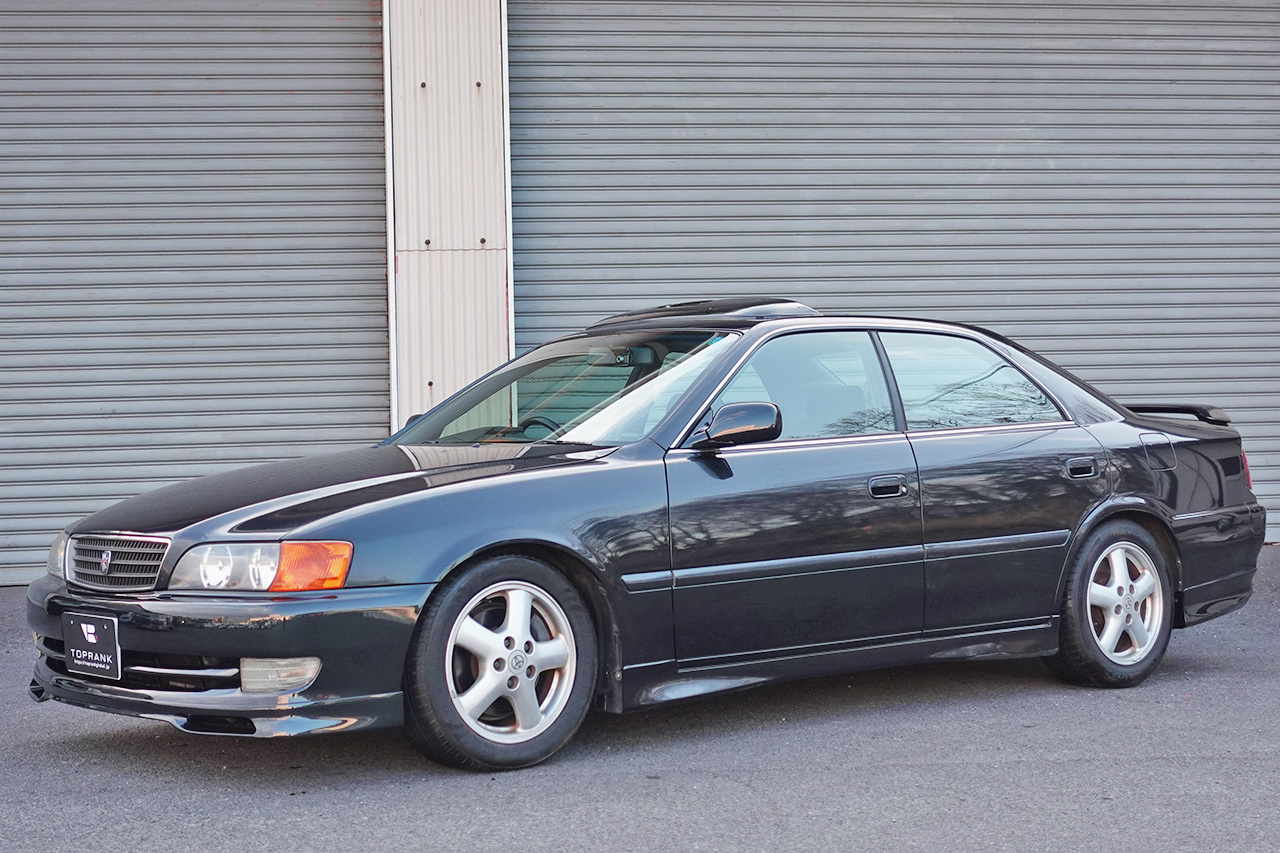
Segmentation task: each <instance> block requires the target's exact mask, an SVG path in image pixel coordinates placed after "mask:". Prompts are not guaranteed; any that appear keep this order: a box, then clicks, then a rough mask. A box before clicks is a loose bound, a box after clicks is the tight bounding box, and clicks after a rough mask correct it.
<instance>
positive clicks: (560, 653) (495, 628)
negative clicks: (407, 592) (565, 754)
mask: <svg viewBox="0 0 1280 853" xmlns="http://www.w3.org/2000/svg"><path fill="white" fill-rule="evenodd" d="M445 666H446V672H447V674H448V682H449V695H450V698H451V699H452V700H453V705H454V708H455V709H456V710H457V712H458V714H459V716H460V717H461V718H462V720H463V722H465V723H466V724H467V726H468V727H469V728H470V729H471V730H472V731H474V732H475V733H476V734H478V735H480V736H481V737H483V738H485V739H487V740H489V741H492V742H494V743H505V744H511V743H522V742H524V741H527V740H530V739H531V738H534V737H537V736H538V735H539V734H541V733H542V732H543V731H545V730H546V729H547V728H548V727H550V726H551V725H552V724H553V723H554V722H555V721H556V719H557V718H558V717H559V716H560V714H561V712H562V711H563V710H564V708H565V704H566V703H567V702H568V700H569V694H570V692H571V691H572V687H573V681H574V673H575V671H576V668H577V652H576V650H575V645H574V637H573V629H572V628H571V627H570V625H569V619H568V617H567V616H566V615H565V612H564V610H563V609H562V608H561V607H560V605H559V604H558V603H557V602H556V600H555V599H554V598H553V597H552V596H551V595H550V594H549V593H547V592H546V591H545V590H543V589H541V588H540V587H538V586H535V585H534V584H531V583H527V582H525V581H516V580H509V581H501V582H499V583H495V584H492V585H491V586H488V587H486V588H485V589H484V590H482V591H481V592H480V593H478V594H477V595H476V596H475V597H474V598H472V599H471V601H470V602H469V603H468V604H467V606H466V607H464V608H463V609H462V612H461V614H460V615H459V616H458V618H457V620H456V621H455V622H454V624H453V628H452V630H451V631H450V632H449V641H448V644H447V645H446V647H445Z"/></svg>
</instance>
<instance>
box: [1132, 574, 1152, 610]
mask: <svg viewBox="0 0 1280 853" xmlns="http://www.w3.org/2000/svg"><path fill="white" fill-rule="evenodd" d="M1133 586H1134V591H1133V603H1134V605H1135V606H1136V605H1138V604H1141V603H1142V602H1143V601H1146V599H1147V597H1148V596H1150V595H1151V593H1153V592H1155V591H1156V576H1155V575H1154V574H1153V573H1152V572H1143V573H1142V574H1140V575H1138V579H1137V580H1136V581H1134V582H1133Z"/></svg>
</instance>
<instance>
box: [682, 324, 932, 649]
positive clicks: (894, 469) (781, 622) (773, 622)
mask: <svg viewBox="0 0 1280 853" xmlns="http://www.w3.org/2000/svg"><path fill="white" fill-rule="evenodd" d="M751 401H760V402H771V403H774V404H775V405H777V406H778V407H779V409H780V410H781V412H782V423H783V432H782V435H781V436H780V437H779V438H778V439H776V440H774V441H771V442H763V443H759V444H751V445H743V446H739V447H731V448H724V449H722V450H719V451H717V452H714V453H711V452H705V451H704V452H696V451H693V450H689V449H683V448H676V449H672V450H671V451H670V452H669V453H668V454H667V458H666V470H667V484H668V491H669V494H670V507H671V511H670V517H671V537H672V543H671V547H672V564H673V569H674V576H675V590H674V607H675V634H676V656H677V659H678V661H679V664H680V666H681V667H697V666H710V665H719V664H725V663H733V662H739V661H747V660H751V659H755V658H759V657H773V656H778V655H803V654H815V653H821V652H825V651H833V650H837V649H840V648H842V647H850V646H856V645H859V644H862V643H867V642H880V641H885V640H889V639H903V638H908V637H911V636H914V635H918V634H919V633H920V631H921V629H922V622H923V615H922V614H923V605H924V564H923V548H922V545H921V541H922V540H921V521H920V489H919V482H918V478H917V475H916V465H915V458H914V456H913V454H912V451H911V446H910V445H909V444H908V442H907V439H906V437H905V436H904V435H903V434H902V433H900V432H899V431H898V430H897V427H896V425H895V422H894V416H893V413H892V407H891V404H890V399H889V393H888V388H887V385H886V383H885V378H884V372H883V370H882V368H881V364H880V359H879V357H878V354H877V351H876V348H875V346H874V344H873V343H872V340H871V337H870V335H869V334H868V333H867V332H863V331H843V330H832V331H814V332H798V333H791V334H787V335H783V336H780V337H776V338H772V339H770V340H768V341H766V342H765V343H764V344H762V345H761V346H760V347H759V348H758V349H757V350H756V351H755V353H753V354H752V355H751V357H750V358H749V359H748V360H747V362H746V363H745V364H744V365H743V366H742V368H741V369H740V370H739V371H738V373H737V374H736V375H735V377H734V378H733V379H732V380H731V381H730V383H729V384H728V386H727V387H726V388H725V389H724V390H723V391H722V392H721V394H720V395H719V396H718V397H717V399H716V400H715V401H714V402H713V403H712V405H711V407H710V408H709V410H708V416H709V415H710V413H711V412H714V411H715V409H717V408H718V407H719V406H721V405H723V404H725V403H730V402H751Z"/></svg>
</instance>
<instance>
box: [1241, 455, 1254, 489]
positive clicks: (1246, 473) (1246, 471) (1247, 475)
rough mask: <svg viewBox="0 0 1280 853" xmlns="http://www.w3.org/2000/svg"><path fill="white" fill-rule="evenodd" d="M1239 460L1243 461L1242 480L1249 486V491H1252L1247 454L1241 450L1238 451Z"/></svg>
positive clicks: (1251, 478) (1251, 476)
mask: <svg viewBox="0 0 1280 853" xmlns="http://www.w3.org/2000/svg"><path fill="white" fill-rule="evenodd" d="M1240 460H1241V461H1242V462H1244V482H1245V485H1247V486H1248V487H1249V491H1251V492H1252V491H1253V475H1252V474H1250V473H1249V454H1247V453H1245V452H1244V451H1243V450H1241V451H1240Z"/></svg>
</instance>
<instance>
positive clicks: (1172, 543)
mask: <svg viewBox="0 0 1280 853" xmlns="http://www.w3.org/2000/svg"><path fill="white" fill-rule="evenodd" d="M1111 521H1132V522H1133V523H1135V524H1137V525H1139V526H1141V527H1142V528H1143V529H1144V530H1146V531H1147V532H1148V533H1150V534H1151V536H1152V537H1153V538H1154V539H1155V540H1156V542H1157V543H1159V545H1160V547H1161V549H1162V550H1163V551H1164V555H1165V558H1166V560H1167V561H1168V564H1169V575H1170V577H1169V584H1170V586H1172V587H1173V627H1175V628H1181V627H1183V614H1182V552H1181V550H1180V549H1179V548H1178V540H1177V538H1176V537H1175V536H1174V535H1173V527H1172V525H1171V524H1170V523H1169V521H1168V520H1167V519H1166V518H1165V517H1164V515H1163V514H1162V513H1161V512H1160V511H1159V509H1157V508H1156V507H1154V506H1152V505H1150V504H1148V503H1147V502H1146V501H1144V500H1141V499H1135V500H1124V501H1116V502H1114V503H1107V504H1103V505H1102V506H1099V507H1097V508H1096V509H1094V511H1093V512H1091V513H1090V514H1089V515H1087V516H1086V517H1085V519H1084V521H1082V522H1081V523H1080V526H1079V527H1077V528H1076V532H1075V535H1074V536H1073V537H1072V539H1071V545H1070V546H1069V547H1068V549H1067V557H1066V560H1065V561H1064V562H1063V565H1062V573H1061V576H1060V577H1059V578H1058V593H1057V598H1056V599H1055V600H1056V601H1061V600H1062V596H1063V595H1065V594H1066V583H1067V576H1068V574H1069V572H1070V568H1071V565H1072V563H1074V562H1075V559H1076V555H1077V554H1079V553H1080V549H1081V548H1083V547H1084V544H1085V543H1086V542H1087V541H1089V537H1090V536H1092V535H1093V533H1094V531H1096V530H1097V529H1098V528H1099V527H1101V526H1102V525H1104V524H1106V523H1108V522H1111Z"/></svg>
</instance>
